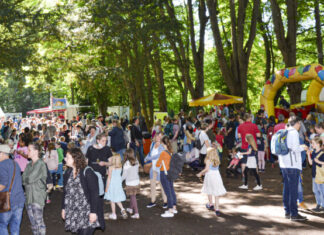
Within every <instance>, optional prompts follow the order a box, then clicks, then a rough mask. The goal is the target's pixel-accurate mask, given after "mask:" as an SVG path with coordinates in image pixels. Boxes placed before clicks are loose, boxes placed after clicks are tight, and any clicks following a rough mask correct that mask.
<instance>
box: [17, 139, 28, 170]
mask: <svg viewBox="0 0 324 235" xmlns="http://www.w3.org/2000/svg"><path fill="white" fill-rule="evenodd" d="M28 158H29V157H28V147H27V141H26V138H25V135H24V134H20V135H19V142H18V148H17V151H16V154H15V162H17V163H18V165H19V167H20V170H21V172H24V171H25V168H26V166H27V164H28Z"/></svg>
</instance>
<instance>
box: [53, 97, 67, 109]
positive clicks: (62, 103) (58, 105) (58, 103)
mask: <svg viewBox="0 0 324 235" xmlns="http://www.w3.org/2000/svg"><path fill="white" fill-rule="evenodd" d="M51 103H52V110H58V109H66V106H67V105H66V99H58V98H52V102H51Z"/></svg>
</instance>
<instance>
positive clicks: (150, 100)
mask: <svg viewBox="0 0 324 235" xmlns="http://www.w3.org/2000/svg"><path fill="white" fill-rule="evenodd" d="M145 70H146V82H147V101H148V106H149V118H148V122H147V125H148V126H147V127H148V129H149V130H151V128H152V127H153V124H154V104H153V100H154V97H153V86H152V78H151V74H150V66H149V64H147V66H146V69H145Z"/></svg>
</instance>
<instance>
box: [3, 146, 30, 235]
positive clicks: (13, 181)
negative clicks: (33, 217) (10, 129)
mask: <svg viewBox="0 0 324 235" xmlns="http://www.w3.org/2000/svg"><path fill="white" fill-rule="evenodd" d="M9 153H10V147H9V146H8V145H0V192H8V191H10V190H11V193H10V207H11V209H10V211H8V212H3V213H0V234H1V235H8V234H9V233H8V226H9V228H10V233H11V234H13V235H18V234H19V231H20V223H21V219H22V213H23V209H24V203H25V196H24V191H23V188H22V180H21V174H20V168H19V165H18V164H17V163H16V162H15V161H13V160H11V159H9Z"/></svg>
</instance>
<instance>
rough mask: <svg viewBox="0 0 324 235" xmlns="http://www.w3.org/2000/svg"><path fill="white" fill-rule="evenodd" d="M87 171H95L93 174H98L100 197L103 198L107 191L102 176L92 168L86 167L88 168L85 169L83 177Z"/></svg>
mask: <svg viewBox="0 0 324 235" xmlns="http://www.w3.org/2000/svg"><path fill="white" fill-rule="evenodd" d="M87 169H91V170H92V171H93V173H95V174H96V176H97V178H98V186H99V196H102V195H104V194H105V190H104V188H105V187H104V183H103V180H102V177H101V174H100V173H99V172H96V171H94V170H93V169H92V168H91V167H90V166H86V168H84V171H83V175H84V176H85V173H86V171H87Z"/></svg>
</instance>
